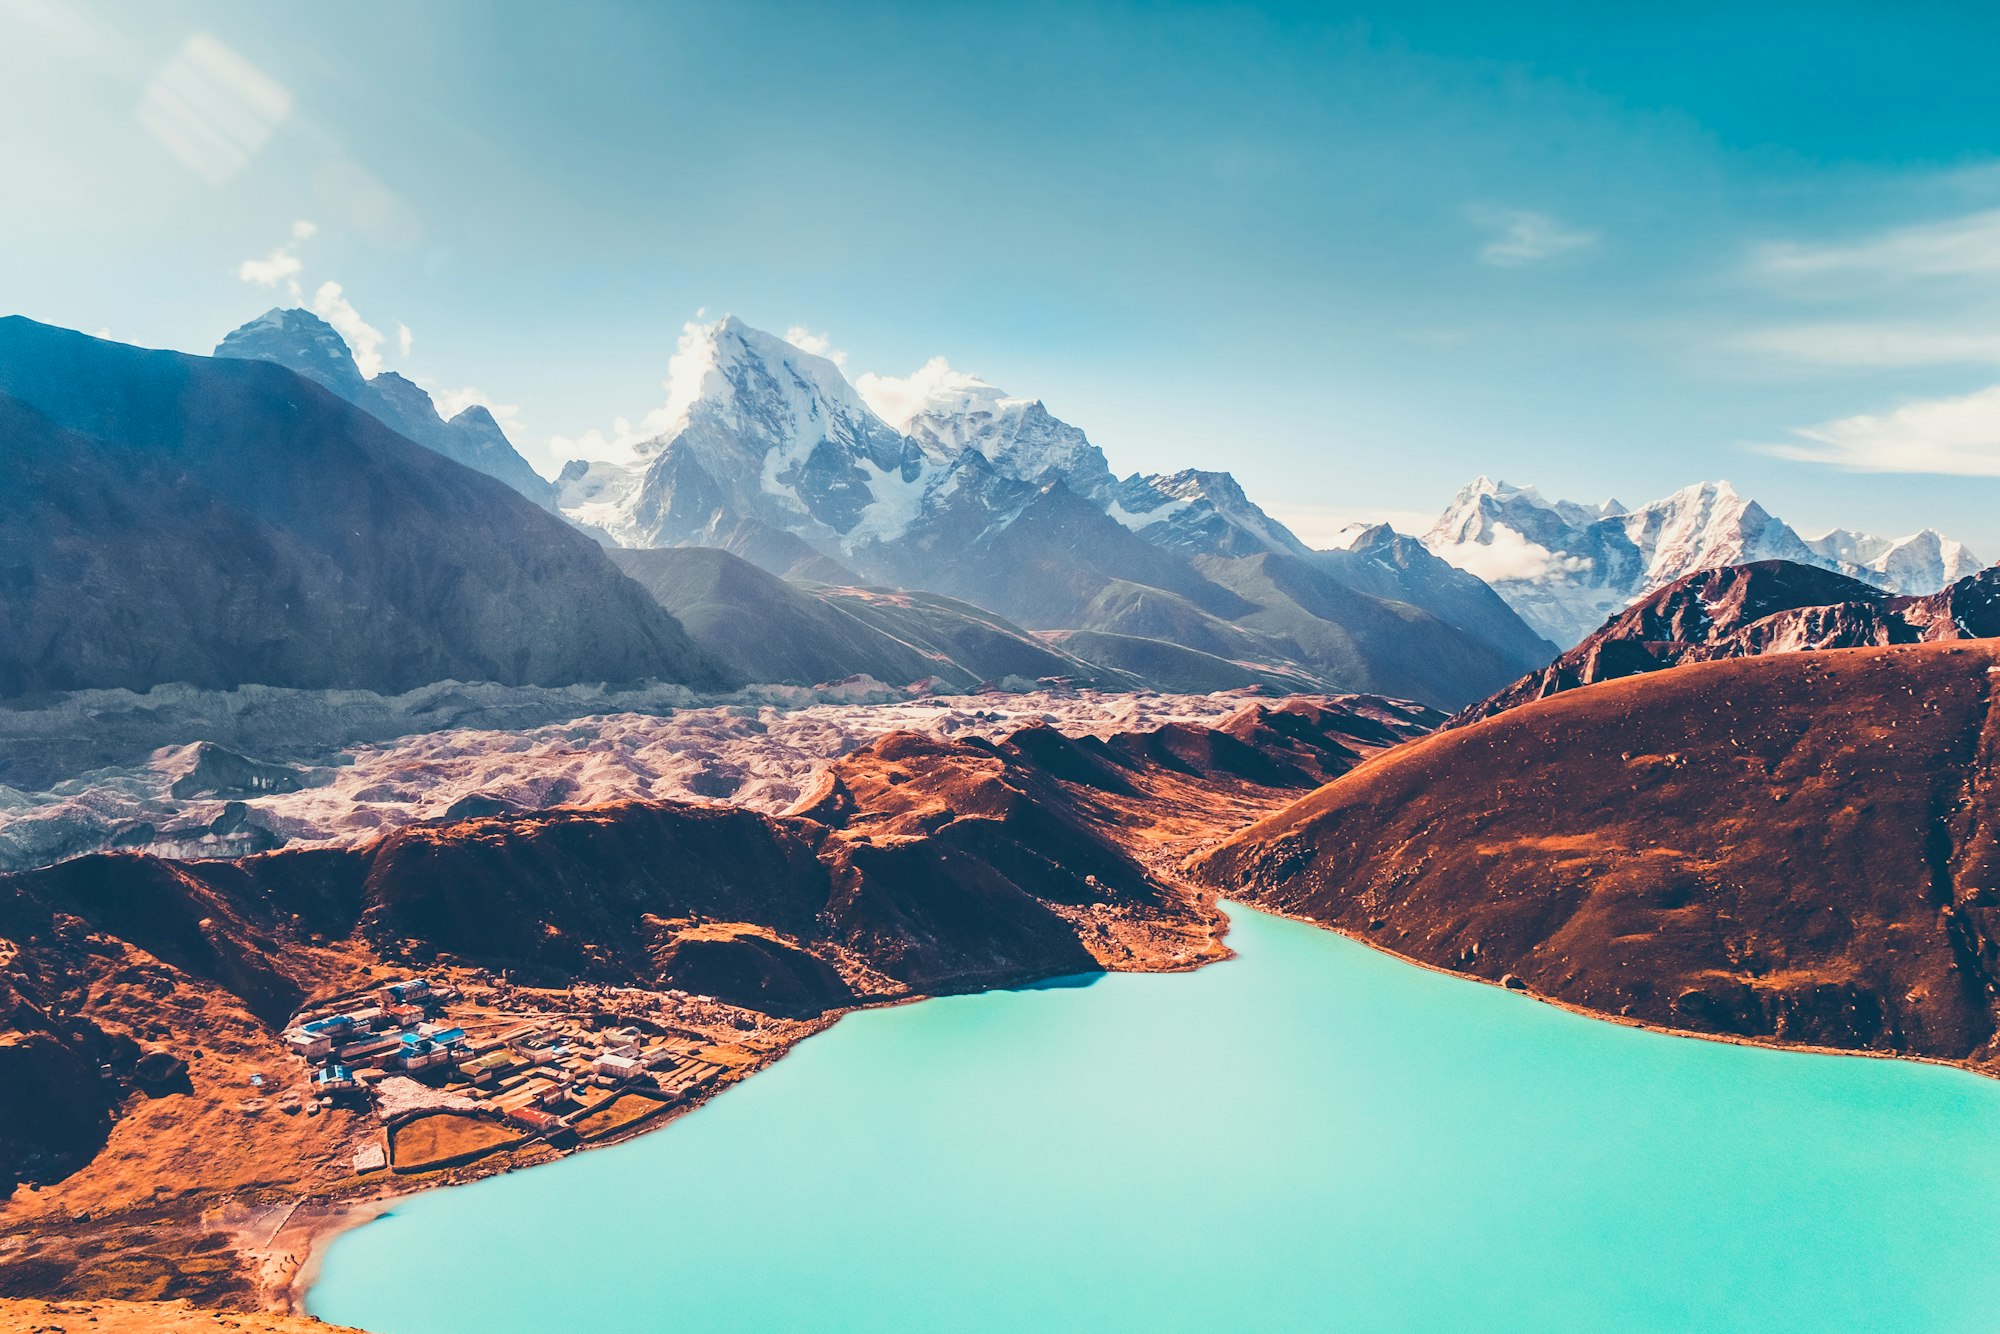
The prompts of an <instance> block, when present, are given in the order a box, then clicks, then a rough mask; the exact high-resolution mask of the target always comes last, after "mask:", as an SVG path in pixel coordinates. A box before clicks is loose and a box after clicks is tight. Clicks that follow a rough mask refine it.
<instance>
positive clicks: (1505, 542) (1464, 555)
mask: <svg viewBox="0 0 2000 1334" xmlns="http://www.w3.org/2000/svg"><path fill="white" fill-rule="evenodd" d="M1491 532H1492V540H1491V541H1488V542H1457V543H1450V544H1445V543H1440V544H1438V545H1435V546H1432V547H1431V552H1432V554H1434V555H1436V556H1438V557H1440V558H1441V559H1444V560H1447V561H1450V562H1451V563H1452V564H1453V565H1456V566H1457V567H1458V568H1459V569H1461V570H1464V571H1465V572H1466V573H1467V574H1473V575H1477V576H1478V577H1480V578H1481V579H1484V580H1485V581H1486V582H1487V583H1489V584H1491V583H1498V582H1502V581H1507V580H1512V581H1517V582H1524V583H1547V582H1549V581H1551V580H1554V579H1556V578H1558V577H1559V576H1561V575H1564V574H1569V573H1572V572H1574V571H1577V570H1582V569H1584V568H1586V567H1587V566H1588V565H1589V562H1588V561H1585V560H1582V559H1579V558H1578V557H1575V556H1567V555H1560V554H1558V553H1556V552H1553V551H1550V550H1549V549H1548V548H1547V547H1545V546H1542V545H1541V544H1540V543H1537V542H1530V541H1529V540H1528V539H1527V537H1525V536H1524V535H1523V534H1522V533H1521V532H1520V531H1519V530H1518V529H1515V528H1509V527H1507V526H1506V525H1505V524H1497V525H1495V526H1494V527H1493V528H1492V530H1491Z"/></svg>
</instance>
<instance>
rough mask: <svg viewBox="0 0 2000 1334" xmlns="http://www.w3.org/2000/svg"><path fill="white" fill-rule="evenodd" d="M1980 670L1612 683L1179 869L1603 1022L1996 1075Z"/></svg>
mask: <svg viewBox="0 0 2000 1334" xmlns="http://www.w3.org/2000/svg"><path fill="white" fill-rule="evenodd" d="M1996 664H2000V649H1996V647H1995V646H1992V645H1988V644H1983V643H1968V644H1938V645H1913V646H1908V647H1900V648H1884V649H1852V650H1843V651H1835V652H1818V653H1798V654H1787V655H1783V656H1778V657H1767V658H1752V659H1744V660H1739V661H1730V662H1717V663H1706V664H1700V665H1694V666H1686V667H1681V668H1677V669H1674V670H1671V671H1664V672H1659V673H1654V674H1648V675H1645V676H1641V677H1635V678H1630V679H1626V680H1620V681H1612V682H1606V683H1603V684H1599V685H1595V686H1592V687H1591V688H1590V689H1588V690H1579V691H1574V692H1571V693H1566V694H1562V695H1559V696H1556V697H1554V698H1552V699H1547V700H1543V701H1540V702H1538V703H1534V704H1529V705H1525V706H1523V707H1521V708H1518V709H1514V710H1511V711H1509V712H1507V713H1505V714H1502V715H1501V716H1499V717H1497V718H1494V719H1491V720H1489V721H1487V722H1483V723H1479V724H1476V725H1474V726H1471V727H1466V728H1463V729H1460V730H1456V731H1451V732H1445V733H1440V734H1438V735H1435V736H1432V737H1428V738H1425V739H1424V740H1422V741H1420V742H1417V743H1415V744H1412V745H1409V746H1405V747H1403V748H1401V749H1399V750H1397V751H1395V752H1394V753H1392V754H1389V755H1386V756H1384V757H1383V758H1381V759H1380V760H1378V761H1377V762H1375V763H1373V764H1369V765H1366V766H1364V767H1362V768H1360V769H1358V770H1356V771H1355V772H1353V773H1350V774H1348V775H1347V776H1345V777H1343V778H1340V779H1338V780H1336V781H1334V782H1332V783H1330V784H1328V785H1327V786H1325V787H1323V788H1321V789H1320V790H1319V791H1317V792H1315V793H1313V794H1312V795H1311V796H1309V797H1306V798H1305V799H1303V800H1301V801H1299V802H1297V803H1296V804H1294V805H1293V806H1291V807H1289V808H1288V809H1286V810H1284V811H1281V812H1279V813H1278V814H1276V815H1273V816H1270V817H1268V818H1266V819H1264V820H1263V821H1261V822H1259V823H1257V824H1256V825H1253V826H1251V827H1250V828H1248V829H1246V830H1244V831H1242V832H1241V833H1239V834H1237V835H1236V836H1235V837H1233V838H1231V839H1230V840H1228V841H1227V842H1226V843H1224V844H1222V845H1221V846H1220V847H1218V848H1217V849H1215V850H1214V851H1212V852H1210V853H1208V854H1206V855H1204V856H1202V857H1200V858H1198V859H1196V860H1195V861H1194V863H1193V864H1192V867H1191V870H1192V873H1193V875H1194V876H1195V878H1196V879H1197V880H1199V881H1201V882H1205V883H1207V884H1209V885H1212V886H1214V887H1215V888H1216V889H1217V890H1218V891H1220V892H1222V893H1225V894H1228V895H1231V896H1235V897H1241V898H1244V899H1246V900H1247V901H1249V902H1252V903H1256V904H1260V905H1263V906H1268V907H1271V908H1274V909H1277V910H1278V911H1281V912H1288V913H1294V914H1297V915H1299V916H1303V917H1307V918H1311V919H1313V920H1315V921H1319V922H1322V923H1325V924H1327V925H1331V926H1335V927H1338V928H1341V929H1343V930H1348V931H1351V932H1354V933H1355V934H1357V935H1360V936H1363V937H1364V938H1366V939H1369V940H1372V941H1374V942H1376V943H1378V944H1380V945H1382V946H1383V947H1385V948H1387V949H1391V950H1394V951H1397V952H1399V953H1402V954H1405V955H1408V956H1410V957H1413V958H1416V959H1419V960H1422V961H1424V962H1428V963H1432V964H1436V965H1439V966H1441V967H1445V968H1451V969H1456V970H1459V971H1463V972H1466V973H1469V974H1472V975H1474V976H1478V977H1483V978H1487V979H1490V980H1496V981H1497V980H1502V979H1506V978H1509V977H1511V978H1513V979H1515V982H1514V984H1515V985H1517V986H1525V988H1526V989H1528V990H1530V991H1533V992H1535V993H1538V994H1540V995H1543V996H1546V997H1549V998H1551V999H1554V1000H1557V1001H1561V1002H1564V1003H1568V1004H1572V1005H1577V1006H1581V1007H1584V1008H1587V1009H1591V1010H1595V1011H1600V1012H1603V1013H1606V1014H1611V1015H1624V1016H1629V1017H1631V1018H1633V1019H1636V1020H1641V1021H1644V1022H1649V1023H1654V1024H1660V1025H1665V1026H1671V1027H1675V1028H1682V1029H1691V1030H1695V1031H1699V1032H1707V1033H1715V1034H1728V1035H1735V1036H1739V1037H1744V1038H1750V1039H1756V1040H1760V1041H1771V1042H1778V1043H1792V1044H1805V1045H1814V1046H1825V1047H1834V1048H1844V1049H1855V1050H1868V1051H1879V1052H1886V1053H1896V1054H1901V1055H1910V1056H1925V1057H1933V1058H1939V1059H1945V1060H1952V1061H1961V1062H1966V1063H1968V1064H1972V1065H1974V1066H1979V1067H1982V1068H1985V1069H1988V1070H1989V1071H1990V1070H1994V1069H1996V1067H2000V1060H1997V1059H1996V1058H1997V1057H2000V1049H1997V1048H1996V1044H1995V1041H1994V1036H1995V1029H1996V1010H1997V1009H2000V1006H1996V999H1995V991H1996V983H1995V978H1996V973H1997V972H2000V946H1996V944H1995V935H1996V934H2000V848H1997V847H1996V838H1995V830H1996V825H1997V824H2000V818H1997V817H2000V798H1997V797H1996V789H1995V774H1994V772H1993V769H1994V761H1995V753H1996V752H1995V747H1996V735H1995V731H1994V729H1993V727H1992V726H1991V725H1990V721H1989V719H1990V712H1989V708H1990V699H1991V694H1992V690H1993V681H1994V673H1995V672H2000V665H1996Z"/></svg>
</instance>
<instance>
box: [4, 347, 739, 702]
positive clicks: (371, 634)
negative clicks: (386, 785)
mask: <svg viewBox="0 0 2000 1334" xmlns="http://www.w3.org/2000/svg"><path fill="white" fill-rule="evenodd" d="M0 569H4V570H5V571H6V577H5V578H4V579H0V626H4V627H5V631H6V632H5V634H4V636H0V695H21V694H24V693H28V692H39V691H58V690H77V689H87V688H97V687H129V688H131V689H134V690H144V689H146V688H148V687H151V686H154V685H157V684H160V683H163V682H174V681H184V682H189V683H192V684H195V685H199V686H213V687H227V686H233V685H237V684H241V683H244V682H261V683H266V684H272V685H282V686H300V687H319V688H327V687H333V688H346V687H353V688H361V689H370V690H384V691H396V690H404V689H408V688H410V687H412V686H416V685H420V684H423V683H426V682H432V681H438V680H443V679H448V678H458V679H461V680H489V681H497V682H501V683H506V684H548V685H557V684H565V683H570V682H577V681H632V680H639V679H644V678H661V679H666V680H673V681H687V682H696V683H703V684H708V685H719V684H723V683H725V682H726V679H727V678H726V677H725V676H724V675H723V673H722V672H721V671H720V670H719V669H717V668H715V667H714V666H713V665H712V664H710V663H709V662H707V660H706V659H704V658H703V657H702V655H701V654H700V653H699V652H698V651H697V650H696V649H695V648H694V646H693V644H692V643H691V642H690V641H689V640H688V638H687V636H686V635H685V634H684V633H683V632H682V630H681V628H680V626H679V625H678V624H677V623H676V622H675V621H674V619H673V617H672V616H670V615H669V614H667V613H666V612H665V611H664V610H663V609H662V608H660V606H659V605H658V604H657V603H656V602H654V601H653V600H652V599H650V598H648V597H647V596H646V594H645V593H644V591H643V590H641V589H640V588H639V587H638V586H637V585H635V584H633V583H632V582H631V580H629V579H627V578H625V577H624V576H623V575H622V574H620V573H619V572H618V571H617V569H616V568H615V567H613V566H612V565H611V563H610V562H609V561H608V560H607V559H606V558H605V557H604V555H603V553H602V552H601V551H600V550H599V549H598V548H597V547H596V546H595V544H593V543H591V542H590V541H589V540H588V539H587V538H584V537H583V536H582V535H580V534H578V533H576V532H575V531H574V530H573V529H571V528H570V527H569V526H568V525H566V524H564V523H563V522H562V521H561V520H560V519H557V518H555V517H554V516H552V515H550V514H548V513H547V512H546V511H543V510H540V509H537V508H536V507H535V506H533V505H531V504H528V503H527V502H526V501H525V500H523V498H522V497H521V496H519V495H518V494H516V493H514V492H513V491H511V490H509V489H508V488H506V487H504V486H501V485H499V484H498V483H496V482H495V481H494V480H493V479H491V478H488V477H484V476H481V475H479V474H478V473H475V472H473V471H471V470H470V469H467V468H465V467H463V466H461V465H459V464H457V463H454V462H452V461H450V460H449V459H445V458H443V457H440V456H439V455H437V454H435V453H433V452H432V451H430V450H427V449H424V448H422V447H420V446H416V445H413V444H411V443H410V442H409V441H408V440H406V439H404V438H403V437H402V436H400V435H398V434H396V433H395V432H394V431H392V430H390V429H389V428H388V427H386V426H384V425H383V424H382V423H381V422H380V421H378V420H377V419H376V418H375V417H373V416H371V415H370V414H368V413H366V412H363V411H361V410H360V409H358V408H355V407H353V406H351V405H350V404H348V403H346V402H344V401H342V400H340V399H339V398H337V397H335V396H334V395H332V394H330V393H328V392H327V391H326V390H324V389H321V388H320V387H319V386H318V385H316V384H313V383H311V382H309V381H307V380H305V379H303V378H301V377H300V376H298V375H295V374H293V373H291V372H290V371H287V370H284V369H281V368H279V367H276V366H271V365H266V364H264V363H262V362H259V361H247V360H237V359H221V358H217V359H211V358H204V357H189V356H183V355H180V354H178V353H172V352H153V351H146V350H143V349H140V348H135V347H128V346H125V345H123V344H118V343H109V342H103V341H100V340H98V339H94V338H89V337H86V336H84V335H82V334H78V333H72V332H70V331H68V330H63V329H55V328H50V327H48V326H46V325H40V324H36V323H34V322H33V321H30V320H26V319H21V318H19V317H10V318H7V319H4V320H0Z"/></svg>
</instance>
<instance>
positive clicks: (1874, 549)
mask: <svg viewBox="0 0 2000 1334" xmlns="http://www.w3.org/2000/svg"><path fill="white" fill-rule="evenodd" d="M1423 542H1424V545H1426V546H1427V547H1429V548H1430V549H1431V550H1432V551H1433V552H1435V553H1436V554H1437V555H1439V556H1441V557H1443V558H1444V559H1445V560H1448V561H1450V562H1451V563H1453V564H1454V565H1457V566H1459V567H1460V568H1461V569H1464V570H1467V571H1470V572H1471V573H1473V574H1476V575H1478V576H1479V577H1481V578H1482V579H1484V580H1486V582H1487V583H1489V584H1491V585H1492V586H1493V588H1494V590H1495V591H1496V592H1498V593H1499V594H1500V595H1501V597H1503V598H1505V599H1506V600H1507V602H1508V603H1509V605H1511V606H1512V607H1513V608H1514V610H1515V611H1517V612H1519V613H1520V615H1521V617H1522V619H1524V620H1526V621H1527V622H1528V623H1529V624H1530V625H1532V626H1533V627H1535V629H1536V630H1538V631H1540V632H1541V633H1542V634H1543V635H1545V636H1546V637H1548V638H1549V639H1550V640H1552V641H1554V642H1555V643H1556V644H1558V645H1561V646H1563V647H1568V646H1570V645H1573V644H1575V643H1577V642H1579V641H1580V640H1582V639H1583V638H1584V637H1585V636H1586V635H1588V634H1590V633H1591V632H1592V631H1594V630H1595V629H1597V627H1598V626H1599V625H1601V624H1603V622H1604V621H1605V619H1606V618H1608V617H1610V616H1612V615H1615V614H1616V613H1618V612H1620V611H1622V610H1624V609H1625V608H1626V607H1628V606H1630V605H1631V604H1632V603H1633V602H1634V601H1636V600H1637V599H1639V598H1641V597H1644V596H1645V595H1646V594H1648V593H1651V592H1652V591H1654V590H1655V589H1658V588H1662V587H1664V586H1666V585H1667V584H1670V583H1672V582H1673V581H1674V580H1676V579H1679V578H1681V577H1682V576H1684V575H1687V574H1691V573H1693V572H1694V571H1696V570H1704V569H1712V568H1716V567H1719V566H1724V565H1740V564H1744V563H1747V562H1750V561H1762V560H1788V561H1794V562H1797V563H1798V564H1801V565H1810V566H1817V567H1819V568H1821V569H1828V570H1836V571H1839V572H1840V573H1843V574H1848V575H1850V576H1853V577H1856V578H1861V579H1866V580H1869V581H1870V582H1873V583H1876V584H1879V585H1881V586H1883V587H1885V588H1890V589H1892V590H1893V591H1895V592H1898V593H1910V594H1920V593H1933V592H1936V591H1937V590H1938V589H1939V588H1942V587H1943V586H1944V585H1945V584H1947V583H1949V582H1951V581H1952V580H1953V579H1956V578H1959V577H1962V576H1963V575H1964V574H1967V573H1970V572H1972V571H1974V570H1977V569H1978V568H1980V563H1979V561H1978V560H1977V559H1976V558H1975V557H1973V556H1972V555H1971V554H1970V553H1969V552H1967V551H1966V550H1965V549H1964V547H1962V546H1961V545H1959V544H1958V543H1956V542H1949V541H1946V540H1945V539H1943V538H1940V537H1938V536H1937V534H1935V533H1924V534H1919V535H1918V536H1916V537H1913V538H1906V539H1902V540H1901V541H1889V540H1887V539H1882V538H1875V537H1868V536H1865V535H1856V534H1851V533H1846V532H1835V533H1831V534H1828V535H1827V536H1826V537H1824V538H1821V539H1818V540H1817V541H1815V542H1807V541H1806V540H1805V539H1803V538H1801V537H1800V536H1799V535H1798V533H1796V532H1795V531H1793V529H1792V528H1791V527H1790V526H1789V525H1787V524H1785V523H1784V522H1783V521H1781V520H1779V519H1777V518H1775V517H1773V516H1772V515H1771V514H1770V512H1769V511H1767V510H1766V509H1764V507H1763V506H1761V505H1759V504H1758V503H1757V502H1756V501H1754V500H1748V499H1745V498H1744V497H1742V496H1740V495H1738V494H1737V493H1736V491H1735V489H1734V488H1733V487H1731V486H1730V485H1729V483H1727V482H1701V483H1697V484H1696V485H1694V486H1690V487H1685V488H1683V489H1682V490H1680V491H1676V492H1675V493H1674V494H1673V495H1671V496H1668V497H1667V498H1666V499H1664V500H1657V501H1654V502H1653V503H1652V504H1650V505H1645V506H1642V507H1640V508H1639V509H1636V510H1627V509H1625V507H1624V506H1622V505H1620V504H1619V503H1618V502H1617V501H1615V500H1614V501H1607V502H1605V503H1604V504H1602V505H1597V506H1590V505H1578V504H1575V503H1573V502H1568V501H1551V500H1548V499H1546V498H1544V497H1543V496H1542V495H1541V494H1540V493H1539V492H1537V491H1536V490H1535V489H1534V488H1533V487H1519V486H1509V485H1507V484H1506V483H1505V482H1495V481H1493V480H1491V479H1489V478H1485V477H1481V478H1479V479H1477V480H1476V481H1474V482H1473V483H1472V484H1471V485H1470V486H1467V487H1466V488H1464V489H1463V490H1462V491H1460V492H1459V493H1458V495H1457V496H1455V497H1454V498H1453V499H1452V502H1451V504H1450V505H1449V506H1447V507H1446V509H1445V511H1444V513H1443V514H1441V515H1440V516H1439V517H1438V520H1437V522H1436V523H1434V524H1433V525H1431V528H1430V530H1429V531H1428V532H1426V533H1425V534H1424V535H1423Z"/></svg>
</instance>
